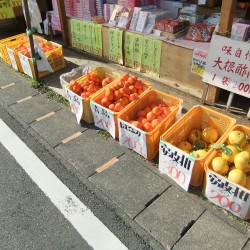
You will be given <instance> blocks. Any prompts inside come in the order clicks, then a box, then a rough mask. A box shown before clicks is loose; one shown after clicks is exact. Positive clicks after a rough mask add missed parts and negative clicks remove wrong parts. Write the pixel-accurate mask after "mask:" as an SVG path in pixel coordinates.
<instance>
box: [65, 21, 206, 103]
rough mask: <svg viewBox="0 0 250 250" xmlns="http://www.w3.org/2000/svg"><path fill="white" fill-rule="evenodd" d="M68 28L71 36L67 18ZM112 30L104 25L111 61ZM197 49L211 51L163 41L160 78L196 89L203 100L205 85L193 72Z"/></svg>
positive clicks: (106, 51) (197, 45)
mask: <svg viewBox="0 0 250 250" xmlns="http://www.w3.org/2000/svg"><path fill="white" fill-rule="evenodd" d="M67 26H68V31H69V34H71V30H70V18H67ZM110 28H111V26H109V25H106V24H103V25H102V45H103V58H104V59H107V60H108V59H109V29H110ZM132 32H133V31H132ZM150 37H151V36H150ZM152 38H155V39H161V40H163V39H164V38H163V37H161V38H157V37H155V36H153V35H152ZM69 40H70V46H72V40H71V37H69ZM195 48H200V49H204V50H209V43H200V42H193V41H188V40H184V39H177V40H175V41H164V40H163V42H162V51H161V66H160V74H159V77H160V78H161V82H164V81H171V82H174V83H176V84H178V85H182V84H183V85H185V86H186V87H188V88H191V89H195V90H196V92H197V93H200V94H199V96H198V97H200V98H201V97H202V92H203V85H204V84H203V82H202V77H201V76H199V75H197V74H194V73H192V72H191V64H192V57H193V51H194V49H195ZM162 80H163V81H162Z"/></svg>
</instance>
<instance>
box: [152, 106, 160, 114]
mask: <svg viewBox="0 0 250 250" xmlns="http://www.w3.org/2000/svg"><path fill="white" fill-rule="evenodd" d="M152 112H153V113H154V114H155V115H156V116H158V115H160V114H161V112H162V109H161V108H160V107H158V106H155V107H154V108H153V109H152Z"/></svg>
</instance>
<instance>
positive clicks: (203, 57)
mask: <svg viewBox="0 0 250 250" xmlns="http://www.w3.org/2000/svg"><path fill="white" fill-rule="evenodd" d="M206 61H207V51H206V50H202V49H197V48H196V49H194V52H193V58H192V65H191V72H193V73H195V74H198V75H200V76H203V74H204V72H205V67H206Z"/></svg>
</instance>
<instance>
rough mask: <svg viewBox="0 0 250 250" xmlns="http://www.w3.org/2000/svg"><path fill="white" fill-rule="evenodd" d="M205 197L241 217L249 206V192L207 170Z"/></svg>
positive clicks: (245, 213)
mask: <svg viewBox="0 0 250 250" xmlns="http://www.w3.org/2000/svg"><path fill="white" fill-rule="evenodd" d="M206 179H207V185H206V192H205V195H206V197H207V198H208V199H209V200H210V201H211V202H213V203H214V204H216V205H217V206H220V207H222V208H224V209H226V210H228V211H229V212H231V213H232V214H234V215H236V216H238V217H240V218H242V217H245V216H246V215H247V212H248V210H249V206H250V197H249V196H250V192H249V191H247V190H246V189H243V188H240V187H238V186H236V185H234V184H233V183H231V182H229V181H228V180H227V179H226V178H224V177H222V176H220V175H217V174H216V173H214V172H213V171H211V170H208V171H207V176H206Z"/></svg>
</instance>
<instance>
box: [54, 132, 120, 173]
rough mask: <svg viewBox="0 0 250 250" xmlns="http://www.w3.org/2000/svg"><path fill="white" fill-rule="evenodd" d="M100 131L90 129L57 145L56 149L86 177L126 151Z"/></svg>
mask: <svg viewBox="0 0 250 250" xmlns="http://www.w3.org/2000/svg"><path fill="white" fill-rule="evenodd" d="M98 131H99V130H94V129H88V130H86V131H84V132H83V134H82V135H81V136H79V137H78V138H76V139H74V140H72V141H70V142H68V143H66V144H61V145H59V146H58V147H56V150H57V151H58V152H59V153H60V154H61V155H62V156H63V157H64V158H66V159H68V160H69V161H70V162H71V163H72V164H73V165H74V166H75V168H76V169H78V170H79V171H80V172H81V173H82V174H83V175H84V176H86V177H89V176H90V175H92V174H94V173H95V172H96V168H98V167H100V166H102V165H103V164H104V163H106V162H108V161H109V160H110V159H112V158H114V157H119V156H120V155H122V154H123V153H124V152H123V151H122V149H121V148H119V147H116V146H115V145H113V144H112V143H110V142H109V141H108V140H106V139H105V138H104V137H102V136H101V135H99V134H98Z"/></svg>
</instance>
